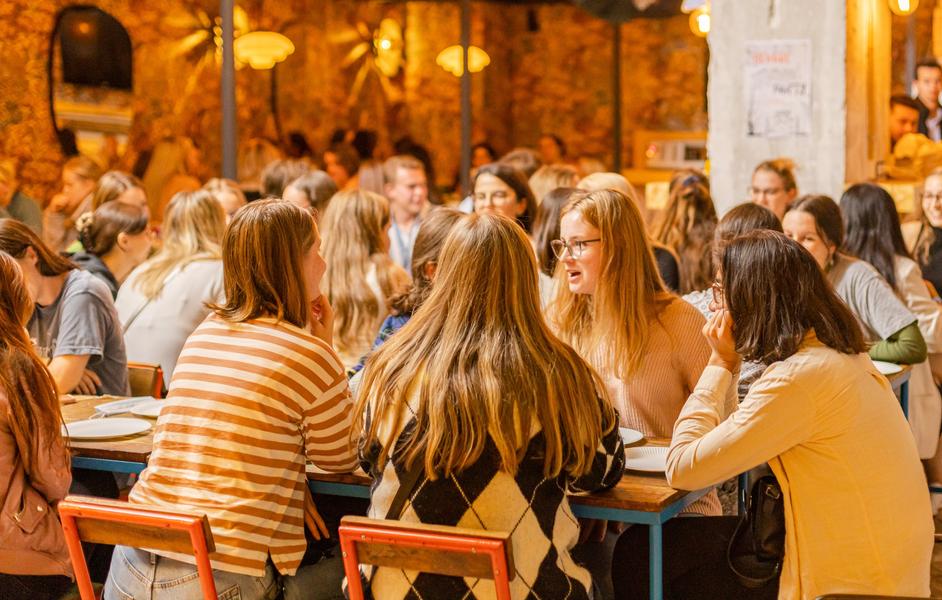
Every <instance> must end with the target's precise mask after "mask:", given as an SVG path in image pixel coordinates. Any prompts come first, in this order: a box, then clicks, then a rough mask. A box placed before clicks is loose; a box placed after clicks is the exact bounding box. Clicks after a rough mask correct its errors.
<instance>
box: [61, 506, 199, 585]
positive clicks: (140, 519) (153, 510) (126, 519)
mask: <svg viewBox="0 0 942 600" xmlns="http://www.w3.org/2000/svg"><path fill="white" fill-rule="evenodd" d="M58 510H59V518H60V519H61V521H62V530H63V531H64V532H65V541H66V545H67V546H68V548H69V557H70V558H71V559H72V567H73V569H74V571H75V581H76V584H77V585H78V589H79V595H80V596H81V598H82V600H95V591H94V589H93V587H92V582H91V578H90V577H89V574H88V565H86V563H85V555H84V553H83V552H82V542H83V541H85V542H91V543H95V544H110V545H122V546H131V547H134V548H146V549H147V550H162V551H165V552H175V553H177V554H192V555H193V556H195V557H196V568H197V571H198V573H199V578H200V586H201V587H202V590H203V596H204V598H206V600H213V599H215V598H216V584H215V583H214V581H213V574H212V566H211V565H210V562H209V555H210V553H212V552H215V550H216V545H215V543H214V542H213V535H212V532H211V531H210V529H209V520H208V519H207V518H206V515H202V514H195V513H188V512H185V511H180V510H178V509H173V510H166V509H162V508H157V507H152V506H147V505H142V504H129V503H128V502H119V501H116V500H106V499H103V498H92V497H86V496H68V497H66V499H65V500H63V501H62V502H60V503H59V507H58Z"/></svg>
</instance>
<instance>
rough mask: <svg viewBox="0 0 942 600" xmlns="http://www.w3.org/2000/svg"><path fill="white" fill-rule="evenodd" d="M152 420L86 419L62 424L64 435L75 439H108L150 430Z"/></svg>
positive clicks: (120, 418)
mask: <svg viewBox="0 0 942 600" xmlns="http://www.w3.org/2000/svg"><path fill="white" fill-rule="evenodd" d="M150 427H151V422H150V421H145V420H144V419H128V418H122V417H116V418H113V419H85V420H84V421H73V422H71V423H66V424H65V425H63V426H62V435H68V436H69V437H70V438H72V439H73V440H106V439H109V438H118V437H125V436H129V435H138V434H141V433H147V432H148V431H150Z"/></svg>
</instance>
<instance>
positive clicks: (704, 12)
mask: <svg viewBox="0 0 942 600" xmlns="http://www.w3.org/2000/svg"><path fill="white" fill-rule="evenodd" d="M690 31H692V32H693V33H694V35H697V36H699V37H706V36H707V34H708V33H710V6H709V4H707V5H706V6H702V7H700V8H698V9H696V10H695V11H693V12H692V13H690Z"/></svg>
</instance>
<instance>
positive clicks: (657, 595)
mask: <svg viewBox="0 0 942 600" xmlns="http://www.w3.org/2000/svg"><path fill="white" fill-rule="evenodd" d="M661 527H662V526H661V524H660V523H654V524H652V525H649V526H648V576H649V578H650V584H651V600H663V598H664V590H663V586H664V548H663V531H662V529H661Z"/></svg>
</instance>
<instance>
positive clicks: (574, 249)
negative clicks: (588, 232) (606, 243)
mask: <svg viewBox="0 0 942 600" xmlns="http://www.w3.org/2000/svg"><path fill="white" fill-rule="evenodd" d="M601 241H602V239H601V238H596V239H594V240H572V241H571V242H567V241H566V240H553V241H552V242H550V248H552V249H553V254H555V255H556V258H560V259H561V258H562V257H563V255H564V254H565V253H566V250H568V251H569V256H571V257H573V258H579V257H580V256H582V252H583V250H585V247H586V245H587V244H592V243H594V242H601Z"/></svg>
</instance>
